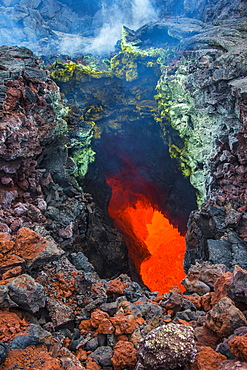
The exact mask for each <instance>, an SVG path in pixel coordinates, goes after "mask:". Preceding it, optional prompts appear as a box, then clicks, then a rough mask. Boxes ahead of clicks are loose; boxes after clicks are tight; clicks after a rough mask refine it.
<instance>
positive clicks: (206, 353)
mask: <svg viewBox="0 0 247 370" xmlns="http://www.w3.org/2000/svg"><path fill="white" fill-rule="evenodd" d="M224 360H226V357H225V356H223V355H222V354H221V353H217V352H215V351H214V350H213V349H212V348H211V347H206V346H205V347H204V346H202V347H200V350H199V352H198V353H197V355H196V358H195V362H193V364H191V365H189V370H217V369H218V367H219V365H220V364H221V362H222V361H224Z"/></svg>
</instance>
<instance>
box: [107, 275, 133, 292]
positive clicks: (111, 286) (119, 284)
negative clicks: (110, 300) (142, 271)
mask: <svg viewBox="0 0 247 370" xmlns="http://www.w3.org/2000/svg"><path fill="white" fill-rule="evenodd" d="M127 286H128V283H127V282H125V281H122V280H121V279H120V278H118V279H114V280H110V281H109V282H108V284H107V290H106V292H107V294H119V295H123V294H124V289H125V288H127Z"/></svg>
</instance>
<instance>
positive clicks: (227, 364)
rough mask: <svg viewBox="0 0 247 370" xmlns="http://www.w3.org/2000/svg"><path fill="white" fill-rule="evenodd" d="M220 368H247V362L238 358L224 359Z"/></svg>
mask: <svg viewBox="0 0 247 370" xmlns="http://www.w3.org/2000/svg"><path fill="white" fill-rule="evenodd" d="M218 370H247V362H244V361H236V360H229V361H223V362H222V363H221V364H220V366H219V367H218Z"/></svg>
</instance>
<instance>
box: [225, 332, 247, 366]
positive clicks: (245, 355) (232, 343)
mask: <svg viewBox="0 0 247 370" xmlns="http://www.w3.org/2000/svg"><path fill="white" fill-rule="evenodd" d="M228 345H229V348H230V351H231V352H232V353H233V355H234V356H235V357H237V358H241V359H244V360H245V361H247V334H244V335H242V336H235V337H233V338H232V339H230V340H229V342H228Z"/></svg>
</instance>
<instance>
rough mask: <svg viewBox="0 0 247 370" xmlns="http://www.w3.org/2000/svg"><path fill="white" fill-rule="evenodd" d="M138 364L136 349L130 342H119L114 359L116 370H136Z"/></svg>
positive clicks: (114, 352)
mask: <svg viewBox="0 0 247 370" xmlns="http://www.w3.org/2000/svg"><path fill="white" fill-rule="evenodd" d="M136 363H137V356H136V349H135V347H134V345H133V344H132V343H130V342H125V341H119V342H117V344H116V346H115V348H114V351H113V357H112V364H113V367H114V370H124V369H125V368H134V367H135V365H136Z"/></svg>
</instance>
